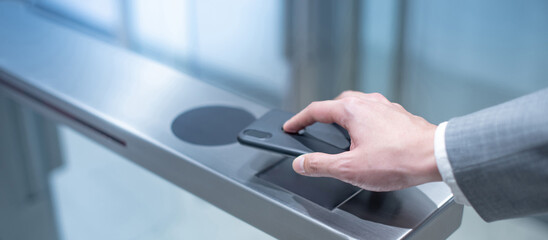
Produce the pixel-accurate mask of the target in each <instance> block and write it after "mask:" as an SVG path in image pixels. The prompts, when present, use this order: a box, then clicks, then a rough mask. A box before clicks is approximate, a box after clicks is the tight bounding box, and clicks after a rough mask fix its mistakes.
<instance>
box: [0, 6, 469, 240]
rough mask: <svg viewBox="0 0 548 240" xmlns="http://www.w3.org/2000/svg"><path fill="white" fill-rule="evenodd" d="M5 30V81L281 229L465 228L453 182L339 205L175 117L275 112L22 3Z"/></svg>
mask: <svg viewBox="0 0 548 240" xmlns="http://www.w3.org/2000/svg"><path fill="white" fill-rule="evenodd" d="M0 36H2V38H0V85H1V86H2V87H1V88H2V89H4V90H6V91H5V92H6V94H7V95H9V97H10V98H12V99H14V100H16V101H17V102H19V103H22V104H25V105H28V106H31V107H33V108H34V109H36V110H37V111H38V112H40V113H41V114H43V115H45V116H48V117H50V118H52V119H54V120H56V121H59V122H61V123H64V124H66V125H68V126H70V127H72V128H74V129H76V130H78V131H80V132H82V133H84V134H85V135H87V136H89V137H90V138H92V139H94V140H96V141H97V142H99V143H101V144H102V145H104V146H105V147H107V148H109V149H111V150H113V151H116V152H117V153H119V154H121V155H123V156H125V157H126V158H128V159H129V160H131V161H133V162H135V163H137V164H139V165H141V166H142V167H144V168H145V169H148V170H150V171H152V172H154V173H156V174H157V175H158V176H161V177H162V178H164V179H166V180H167V181H170V182H172V183H173V184H175V185H177V186H180V187H181V188H184V189H185V190H187V191H189V192H191V193H193V194H195V195H196V196H198V197H200V198H202V199H204V200H206V201H208V202H210V203H212V204H213V205H215V206H217V207H219V208H221V209H223V210H224V211H227V212H228V213H230V214H232V215H234V216H236V217H238V218H240V219H242V220H243V221H246V222H248V223H249V224H251V225H253V226H255V227H257V228H259V229H261V230H263V231H265V232H267V233H269V234H271V235H273V236H275V237H278V238H283V239H303V238H304V239H348V238H371V239H400V238H406V237H416V238H425V237H428V238H443V237H447V236H448V235H449V234H450V233H452V232H453V231H454V230H456V228H457V227H458V226H459V224H460V219H461V213H462V207H461V206H458V205H455V204H454V203H453V201H452V195H451V192H450V190H449V189H448V188H447V187H446V186H445V185H444V184H443V183H431V184H425V185H422V186H418V187H415V188H410V189H407V190H403V191H398V192H393V193H385V194H379V193H369V192H365V191H362V192H361V193H360V194H359V195H357V196H356V198H351V199H349V200H348V202H346V203H344V204H342V205H341V206H340V207H336V208H334V209H332V210H331V209H328V208H325V207H322V206H320V205H318V204H316V203H314V202H313V201H310V200H308V199H307V198H304V197H301V196H302V194H299V193H295V192H293V191H294V190H286V188H284V187H283V186H280V185H278V184H276V183H273V182H270V180H267V179H264V178H259V177H257V174H258V173H260V172H262V171H263V170H265V169H267V168H268V167H270V166H273V165H274V164H276V163H278V162H279V161H280V160H282V159H283V157H282V156H279V155H272V154H269V153H266V152H263V151H260V150H256V149H253V148H249V147H246V146H242V145H240V144H238V143H231V144H226V145H218V146H203V145H197V144H192V143H188V142H184V141H181V140H180V139H179V138H177V136H175V134H173V132H172V131H171V124H172V122H173V120H174V119H175V118H176V117H177V116H178V115H179V114H181V113H183V112H186V111H189V110H191V109H196V108H199V107H203V106H215V105H222V106H229V107H234V108H239V109H243V110H245V111H247V112H249V113H251V114H252V115H253V116H254V117H255V118H257V117H259V116H262V115H263V114H264V113H266V112H267V111H268V109H266V108H265V107H264V106H261V105H259V104H257V103H256V102H253V101H250V100H247V99H244V98H242V97H239V96H236V95H234V94H232V93H229V92H226V91H223V90H220V89H218V88H216V87H214V86H211V85H208V84H205V83H203V82H200V81H197V80H195V79H192V78H190V77H188V76H185V75H182V74H180V73H178V72H177V71H174V70H172V69H170V68H167V67H165V66H163V65H160V64H158V63H155V62H153V61H151V60H148V59H146V58H142V57H140V56H137V55H135V54H132V53H129V52H126V51H124V50H121V49H118V48H116V47H113V46H110V45H108V44H105V43H104V42H100V41H97V40H94V39H90V38H89V37H85V36H82V35H80V34H78V33H75V32H73V31H70V30H67V29H65V28H63V27H60V26H58V25H56V24H53V23H50V22H48V21H47V20H44V19H42V18H40V17H37V16H35V15H33V14H32V13H31V12H29V11H27V10H26V9H25V8H24V7H23V6H22V5H20V4H19V3H17V2H1V3H0ZM234 137H236V136H234ZM120 143H123V144H120ZM282 172H283V171H282ZM286 172H287V174H290V173H292V172H291V171H290V170H286ZM309 180H310V181H313V180H312V179H309ZM318 191H321V190H318ZM316 194H324V193H323V192H316ZM0 196H1V195H0ZM337 202H338V201H337Z"/></svg>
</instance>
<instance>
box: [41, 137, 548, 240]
mask: <svg viewBox="0 0 548 240" xmlns="http://www.w3.org/2000/svg"><path fill="white" fill-rule="evenodd" d="M60 134H61V139H62V147H63V153H64V157H65V160H66V162H65V164H64V165H63V166H62V167H61V168H59V169H57V170H55V172H54V173H53V174H52V175H51V178H50V182H51V186H52V191H53V201H54V206H55V209H56V212H57V221H58V226H59V229H60V234H61V237H62V239H81V240H86V239H90V240H91V239H122V240H125V239H127V240H140V239H272V237H270V236H269V235H267V234H266V233H264V232H262V231H260V230H258V229H256V228H254V227H252V226H251V225H249V224H247V223H245V222H242V221H241V220H239V219H237V218H235V217H233V216H231V215H229V214H227V213H225V212H223V211H221V210H220V209H218V208H216V207H214V206H212V205H210V204H209V203H207V202H204V201H202V200H201V199H199V198H197V197H195V196H193V195H192V194H190V193H188V192H186V191H184V190H181V189H180V188H178V187H176V186H174V185H172V184H170V183H168V182H166V181H164V180H163V179H161V178H159V177H157V176H156V175H153V174H151V173H149V172H148V171H147V170H145V169H143V168H141V167H139V166H137V165H135V164H133V163H132V162H130V161H127V160H125V159H123V158H122V157H121V156H118V155H116V154H115V153H113V152H111V151H109V150H107V149H105V148H103V147H101V146H99V145H97V144H96V143H94V142H92V141H91V140H89V139H87V138H86V137H84V136H82V135H80V134H79V133H76V132H74V131H72V130H70V129H68V128H66V127H61V128H60ZM547 238H548V224H546V223H542V222H541V221H538V220H535V219H531V218H522V219H512V220H504V221H498V222H494V223H485V222H484V221H483V220H482V219H481V218H480V217H479V216H478V215H477V214H476V213H475V212H474V210H473V209H472V208H470V207H466V208H465V210H464V218H463V222H462V226H461V227H460V229H458V230H457V231H456V232H455V233H454V234H453V235H452V236H451V237H450V238H449V239H452V240H457V239H466V240H473V239H547Z"/></svg>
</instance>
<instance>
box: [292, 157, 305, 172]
mask: <svg viewBox="0 0 548 240" xmlns="http://www.w3.org/2000/svg"><path fill="white" fill-rule="evenodd" d="M293 169H294V170H295V172H297V173H300V174H304V156H303V155H301V156H299V157H297V158H295V160H293Z"/></svg>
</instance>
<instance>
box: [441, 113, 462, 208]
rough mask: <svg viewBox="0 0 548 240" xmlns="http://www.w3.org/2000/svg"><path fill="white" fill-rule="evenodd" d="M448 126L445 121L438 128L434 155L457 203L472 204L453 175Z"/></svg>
mask: <svg viewBox="0 0 548 240" xmlns="http://www.w3.org/2000/svg"><path fill="white" fill-rule="evenodd" d="M446 127H447V122H443V123H441V124H440V125H438V127H437V128H436V134H435V136H434V155H435V157H436V163H437V165H438V170H439V171H440V174H441V177H442V178H443V181H444V182H445V183H446V184H447V185H448V186H449V188H451V191H452V192H453V198H454V199H455V202H456V203H459V204H464V205H470V202H468V199H466V196H464V194H463V193H462V191H461V190H460V188H459V185H457V180H456V179H455V175H453V168H451V164H450V163H449V158H448V157H447V151H446V149H445V128H446Z"/></svg>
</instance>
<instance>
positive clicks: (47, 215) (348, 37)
mask: <svg viewBox="0 0 548 240" xmlns="http://www.w3.org/2000/svg"><path fill="white" fill-rule="evenodd" d="M21 2H24V3H26V4H28V5H29V7H31V8H32V9H33V12H34V13H35V14H37V15H40V16H43V17H44V18H46V19H48V20H49V21H54V22H57V23H58V24H61V25H65V26H66V27H69V28H73V29H75V30H76V31H80V32H82V33H83V34H87V35H89V36H91V37H94V38H97V39H100V40H102V41H105V42H108V43H111V44H113V45H116V46H119V47H120V48H125V49H128V50H129V51H133V52H136V53H138V54H141V55H143V56H146V57H148V58H151V59H155V60H156V61H159V62H162V63H164V64H166V65H169V66H171V67H173V68H175V69H178V70H180V71H182V72H185V73H187V74H189V75H191V76H193V77H195V78H197V79H200V80H202V81H205V82H208V83H211V84H212V85H215V86H218V87H220V88H223V89H226V90H228V91H231V92H234V93H237V94H239V95H241V96H244V97H247V98H250V99H253V100H255V101H257V102H260V103H262V104H264V105H266V106H268V107H272V108H283V109H286V110H290V111H298V110H299V109H301V108H302V107H304V106H306V105H307V104H308V103H309V102H311V101H315V100H324V99H331V98H333V97H335V96H336V95H338V94H339V93H340V92H341V91H343V90H347V89H353V90H358V91H364V92H380V93H382V94H384V95H385V96H386V97H387V98H388V99H389V100H391V101H395V102H398V103H401V104H402V105H403V106H404V107H405V108H406V109H408V110H409V111H410V112H412V113H414V114H416V115H420V116H423V117H425V118H426V119H427V120H429V121H430V122H432V123H435V124H438V123H440V122H442V121H446V120H448V119H450V118H452V117H456V116H459V115H464V114H468V113H471V112H474V111H476V110H479V109H482V108H485V107H488V106H492V105H495V104H498V103H501V102H504V101H507V100H510V99H512V98H515V97H518V96H521V95H524V94H527V93H531V92H533V91H536V90H539V89H541V88H544V87H547V86H548V27H547V26H548V2H547V1H543V0H527V1H520V0H484V1H474V0H461V1H448V0H438V1H426V0H423V1H420V0H416V1H405V0H363V1H357V0H344V1H337V0H323V1H313V0H294V1H291V0H285V1H283V0H261V1H258V0H254V1H253V0H232V1H213V0H199V1H198V0H156V1H150V0H133V1H132V0H94V1H84V0H26V1H24V0H21ZM13 24H17V23H13ZM28 114H33V113H28ZM57 131H58V133H59V138H60V143H61V150H62V151H61V152H60V153H59V154H61V155H62V159H64V161H65V162H64V163H63V164H62V166H61V167H56V168H52V169H55V170H52V172H48V173H47V174H42V175H40V177H39V179H38V180H36V179H34V180H33V179H31V180H28V179H26V180H24V181H22V183H18V182H12V183H10V184H12V185H11V186H17V184H22V185H25V184H26V185H25V186H21V188H22V189H25V188H27V189H28V188H29V186H28V182H29V181H34V182H35V183H36V182H37V183H36V184H35V185H36V186H31V188H33V189H35V191H36V193H35V194H26V193H20V194H22V198H21V199H22V200H21V201H20V202H22V203H19V202H17V203H4V206H9V210H5V211H4V210H2V211H3V212H4V213H6V214H2V215H3V216H0V221H2V222H1V224H0V239H1V240H6V239H11V238H10V237H9V236H16V235H17V234H19V235H18V236H27V237H28V238H26V239H58V238H60V239H181V238H185V239H195V238H200V239H202V238H203V239H220V238H222V239H269V238H271V237H270V236H268V235H266V234H265V233H263V232H261V231H260V230H257V229H255V228H253V227H252V226H250V225H248V224H246V223H244V222H242V221H240V220H238V219H236V218H234V217H232V216H230V215H229V214H227V213H224V212H223V211H221V210H219V209H217V208H215V207H214V206H212V205H210V204H208V203H206V202H204V201H202V200H200V199H198V198H196V197H194V196H193V195H191V194H189V193H187V192H185V191H184V190H182V189H179V188H178V187H176V186H174V185H172V184H171V183H168V182H167V181H165V180H163V179H160V178H158V177H157V176H155V175H153V174H152V173H149V172H147V171H146V170H144V169H142V168H140V167H138V166H136V165H134V164H133V163H131V162H130V161H127V160H124V159H122V157H120V156H118V155H116V154H115V153H112V152H110V151H109V150H107V149H104V148H102V147H101V146H99V145H97V144H95V143H94V142H92V141H91V140H89V139H87V138H86V137H84V136H82V135H80V134H78V133H76V132H74V131H72V130H70V129H69V128H67V127H64V126H59V127H58V130H57ZM4 169H5V170H6V169H10V166H4ZM1 171H2V170H0V173H1ZM15 171H25V170H24V169H16V170H15ZM21 175H24V174H21ZM121 175H123V177H120V176H121ZM0 182H2V181H0ZM0 187H1V186H0ZM17 188H18V187H13V189H17ZM41 194H45V195H44V196H42V195H41ZM0 204H2V203H1V202H0ZM6 204H8V205H6ZM9 204H11V205H9ZM0 208H2V206H0ZM4 208H5V207H4ZM10 219H18V220H17V221H12V220H10ZM546 219H547V218H546V217H543V216H538V217H530V218H521V219H512V220H504V221H499V222H495V223H490V224H487V223H485V222H483V221H482V220H481V219H480V218H479V216H477V214H476V213H475V212H474V211H473V209H471V208H469V207H466V208H465V213H464V219H463V223H462V226H461V228H460V229H459V230H457V232H456V233H454V234H453V235H452V236H451V239H488V238H497V239H517V238H519V239H545V238H546V236H548V220H546ZM18 222H24V223H25V224H24V225H22V224H16V223H18ZM45 223H46V224H45ZM25 234H26V235H25Z"/></svg>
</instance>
